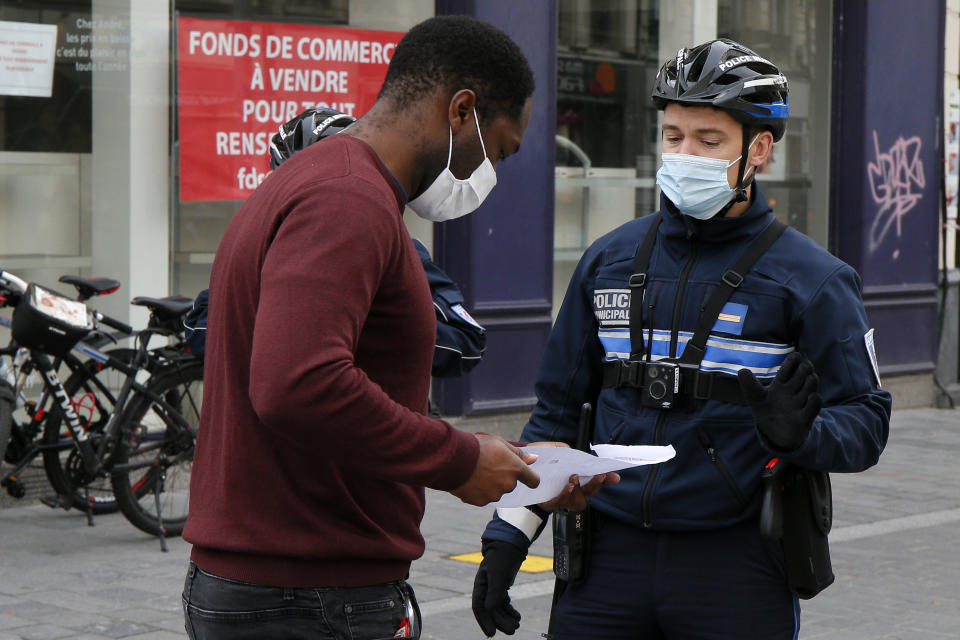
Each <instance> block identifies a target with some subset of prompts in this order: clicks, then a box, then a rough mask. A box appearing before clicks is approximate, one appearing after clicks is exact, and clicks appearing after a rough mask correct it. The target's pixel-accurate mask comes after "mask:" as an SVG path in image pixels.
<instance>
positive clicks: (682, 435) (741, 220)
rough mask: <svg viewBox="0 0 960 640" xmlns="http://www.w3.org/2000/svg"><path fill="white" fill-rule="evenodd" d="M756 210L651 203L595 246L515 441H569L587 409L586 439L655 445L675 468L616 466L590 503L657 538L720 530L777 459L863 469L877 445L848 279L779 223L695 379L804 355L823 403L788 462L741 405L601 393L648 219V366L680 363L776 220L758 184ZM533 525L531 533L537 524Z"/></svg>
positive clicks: (871, 370) (862, 326) (727, 309)
mask: <svg viewBox="0 0 960 640" xmlns="http://www.w3.org/2000/svg"><path fill="white" fill-rule="evenodd" d="M753 192H754V196H755V197H754V201H753V203H752V204H751V206H750V207H749V209H748V210H747V211H746V212H745V213H743V214H742V215H740V216H738V217H736V218H718V219H711V220H706V221H699V220H695V219H693V218H690V217H689V216H685V215H682V214H680V213H679V212H678V211H677V210H676V208H675V207H674V206H673V205H672V203H669V202H668V201H666V199H662V200H661V209H660V211H659V212H657V213H655V214H653V215H650V216H646V217H643V218H637V219H635V220H632V221H630V222H628V223H626V224H624V225H622V226H620V227H619V228H617V229H615V230H614V231H612V232H611V233H609V234H607V235H605V236H603V237H602V238H600V239H599V240H597V241H596V242H595V243H594V244H593V245H592V246H591V247H590V248H589V249H588V250H587V251H586V253H585V254H584V256H583V258H582V259H581V260H580V263H579V265H578V266H577V268H576V271H575V272H574V275H573V278H572V279H571V282H570V285H569V288H568V290H567V293H566V296H565V298H564V301H563V305H562V307H561V309H560V312H559V314H558V316H557V321H556V324H555V325H554V328H553V331H552V333H551V335H550V338H549V340H548V343H547V347H546V351H545V353H544V356H543V360H542V362H541V365H540V370H539V374H538V378H537V383H536V393H537V405H536V407H535V408H534V410H533V412H532V415H531V416H530V420H529V422H528V423H527V425H526V426H525V427H524V429H523V433H522V436H521V440H522V441H525V442H534V441H541V440H557V441H563V442H567V443H570V444H571V446H572V444H573V443H574V442H575V441H576V436H577V424H578V417H579V412H580V407H581V405H582V404H583V403H584V402H591V403H594V405H595V407H596V409H595V415H596V418H595V426H594V435H593V439H592V442H594V443H613V444H626V445H667V444H671V445H673V447H674V448H675V449H676V457H675V458H673V459H672V460H670V461H668V462H665V463H662V464H659V465H652V466H644V467H635V468H631V469H627V470H624V471H621V472H620V475H621V481H620V482H619V483H618V484H616V485H612V486H609V487H606V488H604V489H602V490H601V491H600V492H599V493H598V494H597V495H596V496H595V497H594V498H592V499H591V501H590V502H591V505H592V507H593V508H594V509H595V510H596V511H598V512H601V513H603V514H606V515H608V516H610V517H613V518H616V519H618V520H621V521H623V522H626V523H630V524H633V525H636V526H638V527H644V528H648V529H654V530H663V531H689V530H705V529H716V528H720V527H725V526H729V525H734V524H737V523H740V522H744V521H747V520H749V519H751V518H753V519H756V518H757V516H758V513H759V508H760V501H761V499H760V496H761V492H760V473H761V470H762V469H763V467H764V465H765V464H766V463H767V462H768V461H769V460H770V459H771V458H773V457H780V458H781V459H782V460H785V461H789V462H793V463H796V464H797V465H800V466H802V467H806V468H809V469H815V470H821V471H829V472H855V471H862V470H864V469H867V468H868V467H870V466H872V465H874V464H875V463H876V462H877V460H878V458H879V456H880V453H881V451H882V450H883V448H884V445H885V444H886V441H887V433H888V428H889V419H890V408H891V397H890V394H889V393H887V392H886V391H882V390H880V389H879V388H878V387H879V384H880V381H879V377H878V373H877V370H876V368H875V366H876V359H875V352H874V350H873V340H872V338H873V333H872V331H871V329H870V327H869V326H868V324H867V317H866V313H865V311H864V307H863V302H862V299H861V296H860V289H861V281H860V277H859V276H858V275H857V273H856V271H854V269H853V268H851V267H850V266H849V265H847V264H845V263H844V262H843V261H841V260H839V259H838V258H836V257H834V256H833V255H831V254H830V253H829V252H827V251H825V250H824V249H822V248H821V247H820V246H818V245H817V244H816V243H814V242H813V241H812V240H811V239H810V238H808V237H807V236H805V235H804V234H802V233H800V232H798V231H796V230H795V229H792V228H788V229H787V230H786V231H785V232H784V234H783V235H782V236H780V238H779V239H778V240H777V241H776V242H775V243H774V244H773V245H772V246H771V247H770V249H769V250H767V252H766V253H765V254H764V255H763V256H761V257H760V259H759V260H758V261H757V262H756V263H755V265H754V266H753V268H752V269H751V270H750V271H749V272H748V273H747V274H746V275H745V278H744V281H743V283H742V284H741V286H740V287H739V288H737V289H736V290H735V291H734V293H733V295H732V296H731V297H730V300H729V301H728V302H727V304H726V305H725V306H724V308H723V311H722V313H721V315H720V317H719V318H718V320H717V323H716V324H715V325H714V327H713V329H712V331H711V332H710V337H709V340H708V342H707V352H706V355H705V356H704V358H703V361H702V363H701V367H700V368H701V370H706V371H711V372H714V373H715V374H716V375H724V376H732V377H735V376H736V374H737V371H739V370H740V369H741V368H748V369H750V370H752V371H753V372H754V374H755V375H756V376H757V377H758V378H759V379H760V380H761V381H763V382H768V381H769V380H771V379H772V378H773V377H774V376H775V375H776V373H777V371H778V370H779V367H780V364H781V363H782V362H783V360H784V359H785V358H786V356H787V354H789V353H790V352H792V351H794V350H798V351H800V352H801V353H802V354H803V355H805V356H806V357H808V358H809V359H810V360H811V361H812V362H813V365H814V367H815V368H816V371H817V374H818V375H819V376H820V394H821V396H822V399H823V408H822V410H821V411H820V413H819V415H818V416H817V418H816V419H815V421H814V424H813V426H812V428H811V430H810V434H809V436H808V437H807V439H806V441H805V443H804V444H803V445H802V446H801V447H800V448H799V449H797V450H796V451H792V452H789V453H785V452H781V451H776V450H773V449H771V448H770V447H769V446H768V445H767V444H766V443H765V442H764V440H763V439H762V437H761V436H760V434H759V432H758V431H757V428H756V422H755V420H754V418H753V415H752V414H751V412H750V409H749V407H747V406H745V405H742V404H733V403H730V402H723V401H720V400H715V399H711V400H706V401H698V403H697V407H696V409H695V410H694V411H693V412H680V411H671V410H660V409H651V408H645V407H642V406H641V404H640V393H639V390H638V389H635V388H625V387H620V388H615V387H608V388H601V378H602V367H603V363H604V362H605V361H609V360H625V359H627V358H628V357H629V354H630V335H629V333H630V332H629V328H628V327H629V311H630V295H631V294H630V287H629V284H628V281H629V279H630V276H631V274H632V273H633V266H634V264H633V263H634V257H635V254H636V253H637V249H638V247H639V245H640V243H641V242H642V241H643V239H644V237H645V235H646V233H647V230H648V229H650V227H651V224H652V222H653V221H654V219H655V216H660V218H661V224H660V227H659V230H658V237H657V240H656V244H655V245H654V249H653V254H652V256H651V259H650V267H649V269H648V276H647V277H648V280H647V286H646V292H645V297H644V299H643V306H642V310H643V330H644V337H645V338H648V337H652V341H650V343H651V344H652V358H653V359H656V358H658V357H665V356H679V355H681V354H682V351H683V346H684V344H685V341H686V340H688V339H689V338H690V337H692V335H693V331H694V330H695V328H696V326H697V321H698V318H699V314H700V310H701V308H702V307H703V306H704V305H705V304H706V302H707V300H708V299H709V298H710V295H711V294H712V292H713V291H714V290H715V289H716V287H717V286H718V285H719V284H720V278H721V276H722V274H723V273H724V272H726V271H727V270H728V269H730V268H731V267H732V266H733V265H734V264H735V263H736V261H737V260H738V259H739V258H740V257H741V256H742V255H743V253H744V252H745V250H746V248H747V246H748V245H749V244H750V242H751V241H752V240H753V239H754V238H755V237H756V236H757V235H758V234H759V233H760V232H761V231H763V230H764V229H765V228H766V227H767V225H769V224H770V223H771V222H772V221H773V211H772V210H771V208H770V206H769V205H768V204H767V201H766V199H765V198H764V197H763V195H762V194H761V193H760V192H759V189H758V188H757V187H756V185H754V188H753ZM540 528H541V529H542V525H541V527H540ZM483 537H484V539H495V540H503V541H506V542H510V543H512V544H515V545H517V546H520V547H526V546H527V545H529V543H530V540H529V539H528V538H527V535H524V534H523V533H522V532H521V531H520V530H519V529H517V528H516V527H514V526H512V525H511V524H509V523H507V522H506V521H504V520H502V519H500V518H499V517H498V516H495V517H494V519H493V520H492V521H491V523H490V524H489V525H488V527H487V529H486V531H485V532H484V534H483Z"/></svg>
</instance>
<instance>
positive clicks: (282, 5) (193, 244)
mask: <svg viewBox="0 0 960 640" xmlns="http://www.w3.org/2000/svg"><path fill="white" fill-rule="evenodd" d="M348 5H349V2H348V0H176V2H175V5H174V7H175V11H176V12H177V15H184V16H191V17H197V18H222V19H231V20H261V21H264V20H267V21H269V20H274V21H278V22H291V23H307V24H346V23H347V20H348V17H349V14H348V9H349V7H348ZM175 64H176V61H175V58H172V59H171V67H173V68H175ZM175 91H176V88H175V85H174V92H175ZM175 109H176V104H175V103H174V110H175ZM171 122H172V123H173V133H172V137H173V139H174V143H173V144H174V153H173V155H172V163H171V164H172V166H173V175H172V176H171V180H172V182H173V185H174V191H175V192H176V185H179V184H180V165H179V154H178V153H177V148H178V139H179V136H178V133H177V131H176V126H177V124H176V123H177V118H176V111H174V117H173V118H172V119H171ZM264 164H266V156H264ZM241 204H243V201H242V200H227V201H210V202H181V201H180V200H179V198H176V199H175V201H174V203H173V216H172V226H173V235H172V238H171V242H172V246H173V282H172V289H173V290H174V291H182V292H184V293H187V294H191V295H192V294H195V293H196V292H198V291H200V290H201V289H204V288H206V287H207V286H208V283H209V280H210V267H211V265H212V263H213V257H214V254H215V253H216V250H217V246H218V245H219V243H220V238H221V236H222V235H223V232H224V231H225V230H226V228H227V224H229V222H230V219H231V218H232V217H233V214H234V213H236V211H237V209H239V208H240V205H241Z"/></svg>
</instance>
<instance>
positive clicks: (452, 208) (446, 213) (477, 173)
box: [407, 109, 497, 222]
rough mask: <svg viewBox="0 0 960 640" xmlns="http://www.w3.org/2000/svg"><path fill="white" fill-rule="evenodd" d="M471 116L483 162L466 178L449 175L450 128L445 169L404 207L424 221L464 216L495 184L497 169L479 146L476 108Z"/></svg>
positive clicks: (451, 132) (481, 200) (450, 155)
mask: <svg viewBox="0 0 960 640" xmlns="http://www.w3.org/2000/svg"><path fill="white" fill-rule="evenodd" d="M473 119H474V121H475V122H476V123H477V135H478V136H480V149H482V150H483V162H481V163H480V166H479V167H477V168H476V169H474V170H473V173H471V174H470V177H469V178H467V179H466V180H460V179H459V178H457V177H456V176H455V175H453V172H452V171H450V158H451V157H452V156H453V129H450V146H449V148H448V149H447V168H446V169H444V170H443V171H441V172H440V175H438V176H437V179H436V180H434V181H433V183H432V184H431V185H430V186H429V187H427V190H426V191H424V192H423V193H421V194H420V195H419V196H417V197H416V198H414V199H413V200H411V201H410V202H408V203H407V206H409V207H410V208H411V209H413V210H414V211H415V212H416V214H417V215H418V216H420V217H421V218H423V219H424V220H430V221H432V222H443V221H444V220H453V219H454V218H459V217H461V216H465V215H467V214H468V213H470V212H472V211H475V210H476V209H477V207H479V206H480V204H481V203H482V202H483V201H484V200H485V199H486V197H487V196H488V195H490V192H491V191H493V187H495V186H496V184H497V172H496V170H495V169H494V168H493V163H492V162H490V158H488V157H487V150H486V148H485V147H484V146H483V135H482V134H481V133H480V121H479V120H477V110H476V109H474V110H473Z"/></svg>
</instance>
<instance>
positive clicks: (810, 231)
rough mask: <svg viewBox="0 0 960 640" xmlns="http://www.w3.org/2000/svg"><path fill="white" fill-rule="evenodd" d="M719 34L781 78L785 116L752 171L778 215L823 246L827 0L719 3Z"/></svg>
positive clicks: (827, 179) (827, 108) (827, 130)
mask: <svg viewBox="0 0 960 640" xmlns="http://www.w3.org/2000/svg"><path fill="white" fill-rule="evenodd" d="M717 4H718V12H717V22H718V25H717V32H718V35H719V37H723V38H732V39H733V40H736V41H738V42H742V43H744V44H746V45H747V46H749V47H750V48H751V49H753V50H754V51H756V52H757V53H759V54H760V55H761V56H764V57H765V58H767V59H768V60H771V61H773V62H774V64H776V65H777V66H778V67H779V68H780V71H781V72H783V74H784V75H785V76H786V77H787V81H788V82H789V88H790V94H789V101H790V119H789V121H788V123H787V131H786V133H785V134H784V136H783V139H782V140H780V142H778V143H777V144H776V145H774V151H773V159H772V162H770V163H769V164H768V165H767V167H766V168H765V170H764V171H763V172H761V173H759V174H758V175H757V180H758V181H760V188H761V189H763V192H764V195H766V197H767V199H768V200H770V201H771V203H772V204H773V207H774V211H775V212H776V213H777V215H778V217H780V219H781V220H783V221H784V222H786V223H787V224H789V225H791V226H793V227H796V228H797V229H799V230H800V231H802V232H804V233H806V234H807V235H809V236H810V237H811V238H813V239H814V240H816V241H817V242H818V243H820V244H821V245H823V246H827V209H828V207H829V198H830V176H829V166H830V165H829V162H828V161H827V159H828V158H829V157H830V63H831V52H830V44H831V38H832V33H831V31H832V25H833V13H832V7H831V4H832V3H831V2H830V1H829V0H789V1H788V0H757V1H756V2H750V3H743V2H738V1H737V0H719V1H718V3H717Z"/></svg>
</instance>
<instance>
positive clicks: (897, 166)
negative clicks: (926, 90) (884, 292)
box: [867, 130, 926, 259]
mask: <svg viewBox="0 0 960 640" xmlns="http://www.w3.org/2000/svg"><path fill="white" fill-rule="evenodd" d="M922 146H923V142H922V141H921V140H920V137H919V136H913V137H912V138H907V139H904V138H903V137H902V136H901V137H898V138H897V141H896V142H895V143H893V146H891V147H890V148H889V149H888V150H887V151H886V152H882V153H881V151H880V141H879V139H878V138H877V132H876V130H874V132H873V147H874V150H875V152H876V161H875V162H869V163H867V175H868V176H869V178H870V193H871V195H872V196H873V201H874V202H875V203H876V204H877V205H879V206H880V208H879V209H878V210H877V212H876V214H875V216H874V218H873V224H872V225H871V226H870V252H871V253H873V252H874V251H876V250H877V248H878V247H879V246H880V245H881V244H882V243H883V241H884V240H885V239H886V237H887V236H888V235H889V234H890V233H891V230H895V231H896V234H897V237H898V238H899V237H900V235H901V233H902V231H903V219H904V217H906V215H907V213H909V212H910V210H911V209H913V208H914V207H915V206H916V204H917V202H919V201H920V198H922V197H923V193H922V191H923V188H924V186H926V178H925V176H924V173H923V162H921V160H920V149H921V148H922ZM899 255H900V249H895V250H894V252H893V257H894V259H896V258H897V257H898V256H899Z"/></svg>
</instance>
